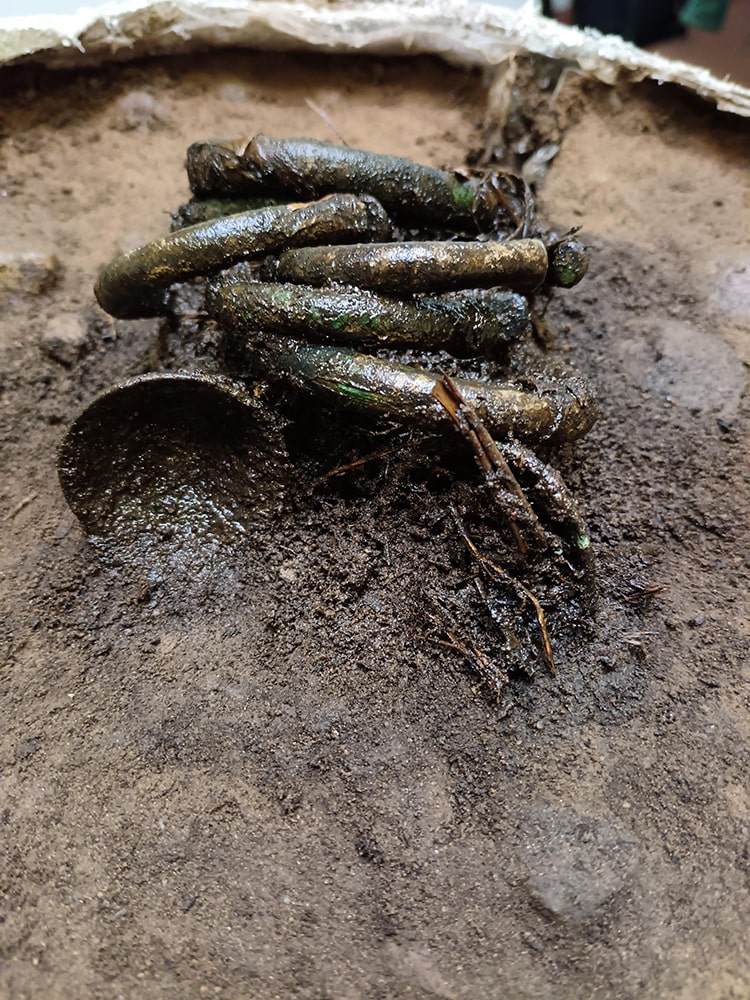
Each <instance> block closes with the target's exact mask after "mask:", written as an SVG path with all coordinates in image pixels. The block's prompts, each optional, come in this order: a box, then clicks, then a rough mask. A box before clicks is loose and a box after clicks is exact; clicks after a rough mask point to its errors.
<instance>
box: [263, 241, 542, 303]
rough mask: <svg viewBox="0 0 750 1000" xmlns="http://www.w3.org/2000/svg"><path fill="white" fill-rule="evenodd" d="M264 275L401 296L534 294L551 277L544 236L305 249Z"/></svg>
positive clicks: (271, 263)
mask: <svg viewBox="0 0 750 1000" xmlns="http://www.w3.org/2000/svg"><path fill="white" fill-rule="evenodd" d="M261 275H262V277H263V278H264V279H267V280H272V281H291V282H294V283H295V284H304V285H318V286H319V285H329V284H332V283H341V284H345V285H357V286H358V287H360V288H370V289H375V290H377V291H383V292H396V293H398V294H399V295H405V294H410V293H414V292H436V291H448V290H450V289H459V288H489V287H495V286H501V287H503V288H508V289H513V290H514V291H518V292H530V291H533V290H534V289H536V288H538V287H539V286H540V285H541V284H542V283H543V282H544V279H545V277H546V275H547V250H546V248H545V246H544V243H542V241H541V240H507V241H505V242H502V243H501V242H487V243H480V242H468V243H463V242H456V243H447V242H442V241H427V242H415V243H371V244H365V243H362V244H354V245H353V246H317V247H301V248H300V249H298V250H287V251H285V252H284V253H282V254H280V255H279V257H278V258H276V259H269V260H267V261H264V262H263V267H262V269H261Z"/></svg>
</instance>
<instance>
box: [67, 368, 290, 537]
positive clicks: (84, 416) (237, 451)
mask: <svg viewBox="0 0 750 1000" xmlns="http://www.w3.org/2000/svg"><path fill="white" fill-rule="evenodd" d="M279 441H280V436H279V437H277V436H276V435H275V432H274V426H273V419H272V418H269V417H268V416H267V415H266V413H265V410H264V409H263V408H262V407H261V406H260V404H259V403H258V402H257V401H256V399H255V398H254V397H253V396H252V395H251V394H250V393H248V392H247V391H246V390H245V388H244V387H243V386H242V385H238V384H237V383H235V382H232V381H230V380H229V379H226V378H223V377H220V376H213V375H205V374H201V373H191V372H187V373H152V374H148V375H141V376H138V377H137V378H133V379H129V380H127V381H125V382H121V383H119V384H118V385H115V386H113V387H112V388H111V389H108V390H107V391H106V392H103V393H102V394H101V395H99V396H97V397H96V399H94V400H93V402H92V403H90V404H89V406H87V407H86V409H85V410H84V411H83V412H82V413H81V414H80V415H79V416H78V418H77V419H76V420H75V421H74V422H73V423H72V424H71V426H70V428H69V429H68V431H67V434H66V435H65V438H64V439H63V441H62V444H61V446H60V451H59V459H58V470H59V475H60V483H61V485H62V490H63V493H64V494H65V498H66V500H67V501H68V503H69V505H70V507H71V509H72V510H73V513H74V514H75V515H76V517H77V518H78V519H79V521H80V522H81V524H82V525H83V528H84V530H85V531H86V533H87V534H89V535H94V536H105V537H108V538H114V539H118V540H119V539H121V540H123V541H127V540H132V539H133V538H136V537H140V536H149V537H150V538H151V539H152V540H156V541H162V542H165V543H166V542H170V543H172V544H184V545H187V547H188V548H191V547H192V545H191V544H189V543H192V542H198V543H203V542H210V543H218V544H221V543H223V542H229V541H232V540H236V539H237V538H238V537H239V536H244V535H245V534H246V532H247V529H248V526H249V524H250V523H251V522H252V521H253V520H255V519H257V518H259V517H263V516H264V514H266V513H268V512H270V511H271V510H273V509H274V508H275V507H276V506H277V505H278V503H279V498H280V494H281V490H282V485H281V477H282V475H283V463H282V462H281V461H279V459H280V457H281V453H282V449H281V446H280V445H279V444H278V442H279Z"/></svg>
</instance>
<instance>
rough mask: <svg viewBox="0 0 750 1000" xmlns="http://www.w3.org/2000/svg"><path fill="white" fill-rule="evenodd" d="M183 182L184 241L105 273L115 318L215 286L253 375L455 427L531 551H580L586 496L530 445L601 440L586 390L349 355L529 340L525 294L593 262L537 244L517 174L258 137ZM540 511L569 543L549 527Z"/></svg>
mask: <svg viewBox="0 0 750 1000" xmlns="http://www.w3.org/2000/svg"><path fill="white" fill-rule="evenodd" d="M187 170H188V177H189V181H190V186H191V190H192V192H193V195H194V197H193V200H192V201H191V202H190V203H188V204H187V205H185V206H182V208H181V209H180V210H179V211H178V212H177V213H176V214H175V217H174V218H175V224H174V228H173V231H172V232H171V233H170V234H169V235H167V236H164V237H162V238H161V239H158V240H155V241H154V242H152V243H150V244H148V245H147V246H143V247H140V248H138V249H136V250H133V251H131V252H130V253H127V254H125V255H123V256H121V257H119V258H117V259H116V260H114V261H113V262H112V263H111V264H110V265H109V266H108V267H107V268H105V269H104V271H103V272H102V274H101V275H100V277H99V280H98V282H97V284H96V295H97V298H98V300H99V302H100V304H101V305H102V306H103V308H104V309H106V310H107V311H109V312H110V313H112V314H114V315H115V316H119V317H138V316H148V315H156V314H159V313H164V312H167V311H169V290H170V288H171V286H173V285H175V284H179V283H182V282H186V281H189V280H190V279H193V278H196V277H201V278H208V279H209V282H208V287H207V292H206V297H205V309H206V312H207V313H208V315H209V316H210V317H211V318H213V319H214V320H215V321H216V323H218V324H219V326H220V327H222V328H223V329H225V330H227V331H231V332H232V334H233V335H234V337H235V339H240V340H241V341H242V344H243V347H244V349H245V351H246V353H247V356H248V358H249V359H251V361H252V364H253V366H254V368H255V369H256V370H258V371H260V372H261V373H262V372H263V371H264V370H265V371H266V372H267V373H272V374H273V375H279V374H280V373H281V374H283V375H284V376H285V377H287V378H289V379H290V380H292V381H293V382H294V383H296V384H298V385H302V386H304V387H306V388H308V389H311V390H312V391H314V392H316V393H317V394H319V395H320V396H321V397H323V398H324V399H327V400H328V402H329V403H330V402H339V403H340V404H341V405H350V406H356V407H358V408H359V409H361V410H364V411H367V412H369V413H371V414H373V415H375V416H377V417H382V418H384V419H388V420H390V421H398V422H403V423H416V424H422V425H428V426H430V425H431V426H440V423H441V422H442V424H444V425H445V426H448V427H449V426H451V425H450V422H449V420H452V421H453V423H454V424H455V425H456V426H457V427H458V428H459V430H460V431H461V432H462V433H463V434H464V435H465V436H466V438H467V439H468V440H469V441H470V442H471V444H472V447H473V448H474V451H475V454H476V457H477V461H478V462H479V464H480V467H481V468H482V470H483V471H484V473H485V475H486V476H487V478H488V479H490V480H492V481H493V482H494V483H495V484H496V486H497V490H498V492H499V495H500V496H501V498H502V503H501V506H502V508H503V511H504V514H505V517H506V520H507V522H508V523H509V525H510V527H511V529H512V530H513V534H514V536H515V539H516V542H517V544H518V548H519V550H520V551H521V552H522V553H524V554H525V552H526V551H528V549H529V548H531V547H536V549H537V550H538V548H539V547H540V546H542V547H545V546H549V545H552V546H554V545H557V546H558V549H560V550H561V549H562V546H563V543H564V545H565V546H566V547H567V548H568V549H570V550H571V551H574V552H577V553H578V554H579V555H581V554H582V553H585V552H586V550H587V549H588V545H589V539H588V532H587V530H586V525H585V523H584V520H583V518H582V516H581V514H580V513H579V510H578V507H577V505H576V503H575V501H574V500H573V498H572V497H571V496H570V494H569V492H568V490H567V488H566V487H565V484H564V483H563V480H562V479H561V477H560V475H559V473H557V472H556V471H555V470H554V469H553V468H552V467H551V466H549V465H547V464H545V463H544V462H542V461H541V460H540V459H539V458H538V457H537V456H536V454H535V453H534V452H533V451H531V450H530V448H529V447H527V446H528V445H537V444H539V443H541V442H544V441H558V442H559V441H570V440H573V439H575V438H577V437H579V436H580V435H582V434H584V433H585V432H586V431H587V430H588V429H589V428H590V427H591V425H592V423H593V421H594V419H595V417H596V404H595V401H594V399H593V398H592V396H591V393H590V390H589V388H588V386H587V383H586V382H585V380H584V379H582V378H580V377H579V376H570V377H566V378H565V379H564V380H562V381H558V382H555V383H553V384H550V380H546V381H545V383H544V388H543V389H540V388H538V387H536V386H534V385H533V381H532V380H530V379H528V378H525V379H523V380H520V381H519V380H515V381H514V380H513V379H509V380H508V381H507V382H502V383H500V382H489V381H486V380H482V379H469V378H460V377H454V378H451V377H449V376H447V375H445V374H443V372H442V371H439V372H433V371H429V370H425V369H423V368H418V367H416V366H413V365H404V364H399V363H395V362H394V361H393V360H391V359H385V358H383V357H378V356H377V355H376V354H375V353H361V352H360V351H358V350H356V349H353V346H352V345H355V346H357V347H359V346H365V347H367V348H368V350H369V351H371V352H372V351H375V350H377V349H378V348H386V349H388V350H389V351H392V350H393V349H394V348H407V347H411V348H415V347H416V348H419V349H420V350H421V351H423V352H424V351H437V350H440V351H448V352H450V353H452V354H453V355H455V356H456V357H457V358H461V357H466V356H470V355H485V356H490V357H495V358H497V357H502V356H503V353H504V352H506V351H507V350H508V346H509V345H511V344H512V343H513V342H516V341H518V340H520V339H521V338H523V337H524V336H525V335H526V334H527V332H528V330H529V327H530V308H529V302H528V299H527V297H526V296H527V295H528V294H531V293H534V292H535V291H536V290H539V289H541V288H542V287H544V286H545V285H546V286H549V285H556V286H563V287H570V286H572V285H574V284H576V283H577V282H578V281H579V280H580V279H581V278H582V277H583V275H584V274H585V272H586V268H587V257H586V252H585V248H584V247H583V245H582V244H581V243H580V241H579V240H577V239H576V238H575V237H572V236H568V237H566V238H562V239H553V238H547V239H544V238H539V237H538V236H535V235H534V232H535V230H534V225H535V221H534V216H533V202H532V199H531V196H530V193H529V191H528V189H527V187H526V185H525V184H524V182H523V181H522V180H521V179H520V178H518V177H516V176H514V175H512V174H508V173H504V172H502V171H490V172H485V173H484V174H478V173H477V174H472V173H470V172H467V173H464V174H458V173H455V172H448V171H442V170H436V169H433V168H430V167H425V166H421V165H419V164H416V163H413V162H412V161H410V160H406V159H403V158H400V157H395V156H387V155H380V154H375V153H369V152H365V151H362V150H358V149H352V148H350V147H348V146H337V145H333V144H330V143H324V142H316V141H313V140H308V139H272V138H269V137H267V136H262V135H257V136H255V138H253V139H252V140H250V141H242V142H230V141H214V142H198V143H195V144H194V145H193V146H191V147H190V149H189V150H188V154H187ZM415 236H416V237H417V238H415ZM428 237H430V238H428ZM524 374H530V373H524ZM529 382H531V388H529ZM519 482H522V483H523V488H521V486H520V485H519ZM526 492H528V494H529V496H530V497H531V500H532V501H533V503H530V502H529V500H528V499H527V496H526ZM535 508H539V509H540V510H541V511H542V512H543V513H544V514H545V516H546V520H547V521H551V522H552V523H553V524H555V525H556V526H557V527H556V530H557V531H558V534H555V535H552V534H549V533H548V532H547V531H546V529H543V528H542V527H541V524H540V522H539V520H538V516H537V513H536V512H535Z"/></svg>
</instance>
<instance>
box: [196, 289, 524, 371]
mask: <svg viewBox="0 0 750 1000" xmlns="http://www.w3.org/2000/svg"><path fill="white" fill-rule="evenodd" d="M206 308H207V310H208V312H209V314H210V315H211V316H213V318H214V319H215V320H216V321H217V322H218V323H219V324H220V325H222V326H224V327H226V328H228V329H233V330H239V331H244V332H252V331H254V330H269V331H271V332H273V333H282V334H298V335H300V336H303V337H305V338H306V339H311V340H322V341H328V342H331V341H333V342H335V343H339V344H372V345H378V344H380V345H391V346H397V347H420V348H423V349H424V350H436V349H440V348H445V349H446V350H449V351H450V350H452V351H453V352H454V353H457V354H485V355H489V354H493V353H498V351H501V350H502V349H503V348H504V347H507V345H508V343H509V342H511V341H514V340H518V339H519V338H520V337H522V336H523V335H524V333H525V332H526V330H527V329H528V326H529V316H530V312H529V305H528V303H527V301H526V299H525V298H524V297H523V296H522V295H519V294H517V293H516V292H501V291H494V292H492V293H484V294H482V293H481V292H478V293H474V294H472V293H470V292H463V293H452V294H449V295H443V296H431V297H427V296H425V297H423V298H419V299H413V300H411V301H402V300H400V299H393V298H388V297H386V296H385V295H378V294H376V293H374V292H367V291H360V290H359V289H356V288H351V287H348V286H341V287H336V288H330V289H327V288H326V289H321V288H313V287H310V286H309V285H293V284H275V283H266V282H246V281H237V280H231V279H225V280H221V279H219V280H218V281H216V282H214V283H213V284H212V285H211V286H210V288H209V291H208V295H207V297H206Z"/></svg>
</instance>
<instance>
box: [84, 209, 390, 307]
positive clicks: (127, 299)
mask: <svg viewBox="0 0 750 1000" xmlns="http://www.w3.org/2000/svg"><path fill="white" fill-rule="evenodd" d="M388 231H389V226H388V220H387V217H386V215H385V213H384V211H383V209H382V206H381V205H379V204H378V202H377V201H375V199H374V198H369V197H363V198H357V197H355V196H354V195H349V194H337V195H332V196H331V197H330V198H324V199H323V200H322V201H318V202H311V203H309V204H305V205H289V206H287V205H274V206H271V207H269V208H260V209H256V210H255V211H253V212H244V213H241V214H239V215H228V216H225V217H223V218H219V219H213V220H211V221H209V222H201V223H197V224H196V225H194V226H188V227H187V228H186V229H180V230H178V231H177V232H174V233H171V234H170V235H169V236H163V237H161V238H160V239H158V240H154V241H153V242H152V243H148V244H146V246H142V247H138V248H137V249H135V250H131V251H130V252H129V253H126V254H123V255H122V256H121V257H117V258H115V260H113V261H112V263H111V264H109V265H108V266H107V267H105V269H104V270H103V271H102V273H101V274H100V275H99V278H98V280H97V282H96V286H95V288H94V291H95V293H96V297H97V299H98V300H99V305H101V307H102V308H103V309H106V310H107V312H110V313H112V314H113V315H115V316H121V317H136V316H152V315H156V314H158V313H159V312H162V311H163V309H164V306H163V297H162V296H161V295H160V293H161V292H163V290H164V289H166V288H168V287H169V286H170V285H173V284H176V283H177V282H180V281H187V280H188V279H189V278H194V277H196V276H197V275H200V274H213V273H215V272H216V271H220V270H222V269H223V268H226V267H231V265H232V264H237V263H239V262H240V261H244V260H249V259H250V258H252V257H257V256H258V255H260V254H264V253H269V252H271V251H273V250H276V249H280V248H281V247H288V246H301V245H310V244H315V243H327V242H328V241H330V240H336V239H338V240H341V241H343V242H346V241H348V240H357V239H361V238H362V237H363V236H364V237H366V236H369V237H371V238H372V239H382V238H383V236H385V235H386V234H387V233H388Z"/></svg>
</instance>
